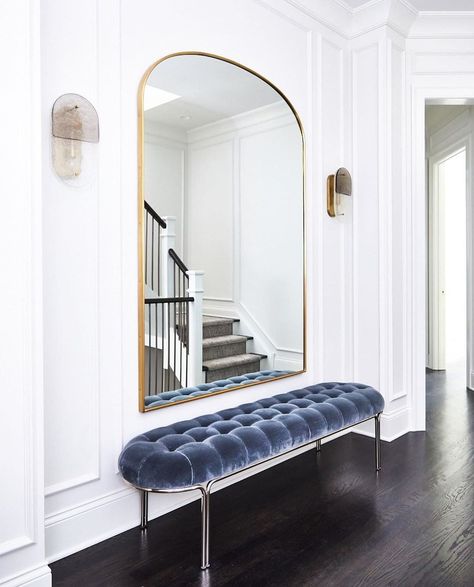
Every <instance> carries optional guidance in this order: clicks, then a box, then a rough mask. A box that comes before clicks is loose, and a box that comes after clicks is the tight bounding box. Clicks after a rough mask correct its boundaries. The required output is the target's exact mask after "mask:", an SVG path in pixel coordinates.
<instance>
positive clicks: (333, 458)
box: [52, 368, 474, 587]
mask: <svg viewBox="0 0 474 587" xmlns="http://www.w3.org/2000/svg"><path fill="white" fill-rule="evenodd" d="M427 388H428V395H427V410H428V411H427V421H428V425H427V432H426V434H425V433H419V432H418V433H410V434H407V435H405V436H403V437H401V438H399V439H398V440H396V441H394V442H392V443H384V444H383V455H382V457H383V462H382V464H383V469H382V472H381V474H380V476H379V478H377V477H376V476H375V474H374V471H373V442H372V441H371V440H370V439H369V438H366V437H364V436H360V435H357V434H349V435H346V436H344V437H342V438H339V439H337V440H335V441H334V442H331V443H330V444H329V445H327V446H323V450H322V452H321V453H320V455H319V456H317V455H316V453H315V451H314V450H311V451H309V452H307V453H305V454H303V455H301V456H299V457H297V458H294V459H292V460H289V461H287V462H285V463H283V464H281V465H279V466H277V467H274V468H272V469H270V470H267V471H265V472H263V473H260V474H259V475H257V476H254V477H253V478H249V479H247V480H246V481H242V482H240V483H238V484H236V485H234V486H231V487H229V488H227V489H225V490H223V491H219V492H218V493H216V494H215V495H213V498H212V509H211V553H212V561H213V564H212V566H211V568H210V570H209V571H208V572H207V573H202V572H201V571H200V570H199V564H198V563H199V526H198V523H199V516H198V515H197V508H198V504H197V502H196V503H193V504H190V505H188V506H186V507H184V508H181V509H180V510H177V511H175V512H173V513H171V514H168V515H166V516H164V517H162V518H161V519H159V520H156V521H153V522H152V523H151V524H150V528H149V530H148V535H147V536H146V537H143V536H141V534H140V531H139V530H138V529H132V530H130V531H128V532H126V533H124V534H122V535H119V536H117V537H115V538H112V539H110V540H107V541H105V542H102V543H101V544H98V545H96V546H94V547H91V548H89V549H86V550H84V551H82V552H80V553H78V554H76V555H73V556H71V557H68V558H66V559H63V560H61V561H58V562H57V563H55V564H53V565H52V570H53V585H55V586H56V587H63V586H78V585H82V584H86V585H88V586H90V587H92V586H107V587H135V586H136V587H138V586H146V587H151V586H165V585H166V586H167V587H172V586H173V587H181V586H183V585H195V586H205V585H206V586H211V585H212V587H216V586H218V585H235V586H240V585H246V586H249V585H255V586H257V585H258V586H262V585H272V586H277V585H281V586H288V585H298V586H303V585H307V586H312V585H324V586H343V585H351V586H365V585H370V586H371V587H374V586H380V587H382V586H383V587H386V586H390V585H391V586H399V585H400V586H401V585H403V586H404V587H410V586H414V585H426V586H430V587H432V586H436V587H439V586H441V585H449V586H450V587H457V586H468V585H472V584H473V581H474V556H473V555H474V540H473V536H474V531H473V528H474V508H473V503H474V466H473V456H474V450H473V428H474V423H473V411H474V395H473V394H471V393H470V392H467V391H466V390H465V388H464V371H463V370H462V368H461V369H459V370H456V371H453V372H429V373H428V374H427ZM156 499H159V497H156ZM217 521H218V524H217ZM137 523H138V520H137Z"/></svg>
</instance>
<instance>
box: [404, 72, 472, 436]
mask: <svg viewBox="0 0 474 587" xmlns="http://www.w3.org/2000/svg"><path fill="white" fill-rule="evenodd" d="M435 79H436V81H435ZM435 79H433V78H431V79H428V78H424V79H422V80H416V81H417V82H420V83H421V84H422V83H428V84H433V85H430V86H425V85H417V84H416V83H415V86H414V87H413V90H412V93H411V98H412V99H411V109H410V112H408V113H407V117H408V118H407V127H408V129H409V133H410V134H409V135H408V136H411V139H412V140H411V146H410V149H409V160H410V162H411V165H410V168H409V173H410V192H411V198H409V202H408V208H409V210H408V211H409V228H408V231H407V233H408V234H407V237H408V240H407V243H406V246H407V251H409V255H408V264H409V287H408V294H409V297H410V301H409V311H408V314H409V319H408V321H409V332H410V334H411V336H410V339H409V346H410V350H411V353H410V354H411V357H412V360H411V365H410V366H411V376H410V383H411V385H410V391H409V399H410V408H411V409H410V429H411V430H426V343H427V341H426V320H427V316H426V314H427V309H428V308H427V303H426V287H427V278H426V269H427V263H426V259H427V240H428V239H427V202H426V144H425V106H426V105H427V104H436V103H438V104H443V103H445V104H446V103H449V102H450V101H454V100H458V101H459V100H460V97H461V101H459V102H458V103H465V104H466V105H467V104H468V105H471V106H472V105H474V85H470V86H469V85H468V86H462V85H460V84H459V82H458V80H457V79H456V76H452V77H449V78H447V77H446V76H443V79H442V81H441V79H440V77H438V78H435ZM450 83H451V84H452V87H449V84H450ZM438 84H439V85H438ZM441 84H443V85H441ZM458 84H459V85H458ZM451 103H452V102H451ZM471 157H472V148H471ZM468 190H469V192H470V193H472V180H471V179H470V178H469V183H468ZM467 215H468V217H472V210H469V209H468V210H467ZM467 246H468V254H467V263H468V264H471V261H473V255H472V253H471V251H472V230H469V232H468V235H467ZM469 290H470V292H471V293H470V295H469V298H468V304H467V319H468V320H469V321H471V323H472V315H473V314H472V291H473V288H472V285H471V283H468V292H469ZM473 349H474V345H473V344H472V343H471V341H469V343H468V349H467V350H468V361H467V363H468V364H469V363H470V362H471V361H472V353H473ZM469 357H470V358H471V361H470V360H469ZM469 379H470V381H471V383H472V384H474V373H469ZM473 389H474V387H473Z"/></svg>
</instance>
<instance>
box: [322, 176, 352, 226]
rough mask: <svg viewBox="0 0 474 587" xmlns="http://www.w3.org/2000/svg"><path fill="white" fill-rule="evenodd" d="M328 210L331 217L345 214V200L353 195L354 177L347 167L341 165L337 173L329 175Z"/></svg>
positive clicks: (327, 185) (327, 186)
mask: <svg viewBox="0 0 474 587" xmlns="http://www.w3.org/2000/svg"><path fill="white" fill-rule="evenodd" d="M326 189H327V211H328V214H329V216H331V218H335V217H336V216H343V215H344V200H346V199H347V198H346V196H352V178H351V174H350V173H349V171H348V170H347V169H346V168H345V167H340V168H339V169H338V170H337V171H336V174H335V175H328V179H327V184H326Z"/></svg>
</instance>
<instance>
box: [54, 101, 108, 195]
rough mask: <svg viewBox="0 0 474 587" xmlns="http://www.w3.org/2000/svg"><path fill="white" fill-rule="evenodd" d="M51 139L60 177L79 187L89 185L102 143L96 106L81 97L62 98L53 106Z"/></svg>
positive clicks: (55, 165)
mask: <svg viewBox="0 0 474 587" xmlns="http://www.w3.org/2000/svg"><path fill="white" fill-rule="evenodd" d="M52 135H53V142H52V151H53V153H52V156H53V167H54V170H55V171H56V174H57V175H58V177H59V178H61V179H62V180H63V181H65V182H66V183H71V184H73V185H77V186H82V185H85V184H87V183H89V182H90V180H91V179H92V175H93V168H94V161H95V156H94V151H95V144H96V143H98V142H99V119H98V116H97V112H96V109H95V108H94V106H92V104H91V103H90V102H89V100H87V99H86V98H84V97H83V96H80V95H79V94H64V95H62V96H60V97H59V98H58V99H57V100H56V101H55V103H54V105H53V111H52Z"/></svg>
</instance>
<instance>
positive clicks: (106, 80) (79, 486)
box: [42, 0, 350, 560]
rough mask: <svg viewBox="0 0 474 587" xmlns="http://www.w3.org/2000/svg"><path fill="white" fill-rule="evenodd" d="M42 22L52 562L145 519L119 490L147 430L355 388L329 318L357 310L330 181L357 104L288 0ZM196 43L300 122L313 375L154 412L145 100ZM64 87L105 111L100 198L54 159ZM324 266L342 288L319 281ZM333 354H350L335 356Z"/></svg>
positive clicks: (115, 9)
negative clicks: (125, 465) (240, 407)
mask: <svg viewBox="0 0 474 587" xmlns="http://www.w3.org/2000/svg"><path fill="white" fill-rule="evenodd" d="M72 12H74V14H75V19H73V21H71V19H70V14H71V13H72ZM204 15H205V17H204ZM42 17H43V38H44V51H43V55H42V60H43V62H42V68H43V76H44V88H43V120H44V122H45V130H44V138H43V148H44V150H45V155H44V157H45V161H44V169H45V173H44V182H43V191H44V195H45V197H44V216H45V221H44V241H45V250H46V251H47V255H45V259H46V267H45V300H46V303H45V355H46V358H45V394H46V406H47V413H46V423H47V429H48V442H47V447H46V449H47V450H46V463H47V470H46V475H47V479H48V482H47V490H48V496H47V499H46V537H47V555H48V557H49V559H51V560H53V559H57V558H59V557H61V556H65V555H66V554H68V553H70V552H74V551H76V550H78V549H80V548H83V547H84V546H86V545H88V544H92V543H95V542H97V541H98V540H100V539H102V538H105V537H106V536H110V535H113V534H115V533H117V532H120V531H122V530H123V529H125V528H128V527H131V526H133V525H135V524H136V523H137V520H138V498H137V495H136V494H135V492H133V491H132V490H131V489H130V488H129V487H127V486H125V485H124V483H123V482H122V481H121V479H120V476H119V474H118V471H117V466H116V461H117V457H118V454H119V452H120V448H121V446H122V445H123V443H124V442H126V441H127V440H128V439H129V438H130V437H131V436H133V435H134V434H137V433H138V432H139V431H142V430H144V429H149V428H152V427H155V426H159V425H164V424H166V423H168V422H171V421H173V420H176V419H185V418H188V417H191V416H193V415H197V414H202V413H207V412H210V411H214V410H217V409H221V408H224V407H228V406H231V405H235V403H236V402H242V401H248V400H251V399H252V398H257V397H261V396H262V395H268V394H273V393H278V391H282V390H286V389H288V388H290V387H294V388H298V387H301V386H304V385H305V384H310V383H313V382H314V381H319V380H321V379H323V378H325V377H328V376H329V377H330V378H340V379H345V378H348V377H349V378H350V372H349V371H348V370H347V368H346V367H347V365H348V364H349V360H348V357H347V354H346V339H345V332H344V331H343V330H338V329H337V328H336V327H335V326H334V324H331V325H329V324H326V322H325V316H337V318H338V320H339V322H340V323H341V322H343V319H342V318H341V315H342V314H343V313H348V307H347V302H348V299H346V297H345V293H344V292H346V291H347V290H348V289H349V290H350V284H349V283H348V282H347V275H346V273H345V270H344V268H345V263H344V259H345V255H346V249H345V247H346V245H345V243H344V240H343V233H344V219H342V220H340V221H338V222H337V223H332V222H331V221H329V220H328V219H326V218H325V216H324V214H325V212H324V207H323V206H321V205H320V203H322V202H323V201H324V186H325V177H326V175H327V174H328V173H329V172H332V171H334V167H335V165H336V162H337V164H344V163H346V161H345V160H344V115H343V105H344V97H345V96H346V95H347V88H348V86H347V85H346V81H345V77H344V76H343V67H344V65H345V47H346V41H345V40H344V39H343V38H342V37H341V36H339V35H338V34H336V33H334V32H332V31H331V30H329V29H327V28H325V27H324V26H322V25H320V24H319V23H317V22H315V21H314V20H312V19H311V18H310V17H308V16H306V15H304V14H302V13H300V12H298V11H297V10H295V9H294V8H292V7H290V6H289V5H287V4H286V3H284V2H272V5H271V7H267V6H266V5H265V4H263V3H260V2H254V1H253V0H245V1H243V2H241V3H239V9H238V10H235V11H232V18H229V7H228V6H227V5H224V4H223V3H221V2H217V1H216V0H206V1H204V2H200V3H198V4H195V3H189V2H184V1H178V2H174V3H173V4H170V3H165V2H159V3H157V2H155V1H151V0H140V1H139V2H137V1H136V0H135V1H133V2H132V1H131V0H124V1H123V2H122V3H121V6H120V5H119V3H117V2H115V1H114V0H100V2H99V1H97V0H85V1H84V2H83V4H81V11H79V12H78V11H77V10H75V5H73V3H72V0H66V1H64V2H61V3H60V4H58V3H57V2H53V1H52V0H46V1H45V2H43V3H42ZM196 22H200V23H202V24H201V26H199V27H197V26H196ZM262 31H264V34H262ZM283 38H284V39H285V43H284V44H282V43H281V42H280V41H281V39H283ZM189 48H191V49H198V50H203V51H209V52H211V53H216V54H221V55H224V56H227V57H230V58H232V59H235V60H237V61H239V62H241V63H243V64H245V65H247V66H249V67H251V68H252V69H255V70H256V71H258V72H260V73H261V74H262V75H264V76H266V77H267V78H268V79H270V80H272V81H273V82H274V83H275V84H276V85H277V86H278V87H279V88H280V89H281V90H282V91H283V92H285V94H286V95H287V96H288V98H289V99H290V100H291V101H292V103H293V104H294V105H295V107H296V109H297V111H298V112H299V114H300V116H301V118H302V122H303V126H304V129H305V133H306V158H307V159H306V160H307V177H306V188H307V202H308V205H307V225H308V226H309V227H311V231H310V234H309V236H308V243H307V244H308V265H307V269H308V306H307V308H308V315H307V320H308V347H307V351H308V372H307V373H306V374H304V375H301V376H297V377H295V378H293V379H291V380H286V381H279V382H275V383H273V384H271V385H267V384H265V385H262V386H258V387H254V388H249V389H246V390H241V391H239V392H235V393H228V394H223V395H220V396H217V397H215V398H209V399H205V400H201V401H199V402H191V403H189V404H185V405H182V406H175V407H172V408H168V409H166V410H159V411H158V412H154V413H149V414H140V413H139V412H138V393H137V379H138V377H137V312H136V308H137V291H136V271H137V259H136V243H137V233H136V214H137V211H136V185H137V169H136V159H137V152H136V136H137V126H136V94H137V89H138V84H139V80H140V78H141V76H142V74H143V72H144V71H145V69H146V68H147V67H148V66H149V65H150V64H151V63H152V62H153V61H155V60H156V59H157V58H159V57H162V56H164V55H166V54H168V53H170V52H173V51H178V50H183V49H189ZM323 63H324V69H323V68H322V64H323ZM326 88H327V90H326ZM334 89H336V90H338V91H337V98H335V97H334V94H333V92H334ZM65 91H77V92H78V93H81V94H83V95H85V96H86V97H87V98H89V99H90V100H91V101H92V102H93V103H94V105H95V106H96V107H97V109H98V113H99V118H100V124H101V142H100V147H99V155H98V157H99V161H98V168H99V171H98V177H97V181H96V182H95V183H94V184H93V185H92V186H90V187H88V188H81V189H73V188H71V187H68V186H65V185H63V184H61V183H59V182H58V181H57V180H56V178H55V177H54V175H53V173H52V171H51V170H50V168H49V165H48V164H47V161H46V158H47V152H48V149H49V136H48V132H47V130H46V129H47V124H48V120H49V112H50V108H51V104H52V103H53V101H54V99H55V98H56V97H57V96H58V95H59V94H61V93H63V92H65ZM323 120H324V127H323V125H322V121H323ZM335 136H336V137H339V140H335V139H334V137H335ZM323 145H324V149H323ZM315 153H320V154H322V155H323V157H319V156H318V157H315V155H314V154H315ZM66 226H67V227H68V230H67V231H66ZM329 232H330V233H331V237H330V238H329V239H328V238H327V237H328V233H329ZM325 241H326V242H325ZM323 243H324V249H323ZM347 246H348V247H349V245H347ZM323 260H324V262H325V263H327V264H328V265H327V267H328V271H329V266H330V270H331V271H334V270H335V271H336V273H337V274H338V276H339V277H338V279H337V280H334V279H332V280H330V281H329V282H325V281H324V276H322V277H321V271H322V266H321V264H322V261H323ZM316 275H317V276H318V277H317V278H316ZM341 313H342V314H341ZM70 332H72V333H73V336H71V335H70ZM315 344H317V348H318V352H315ZM324 347H326V348H335V349H338V350H340V351H341V352H339V354H338V356H337V357H336V356H333V355H332V354H328V355H327V356H323V353H322V349H323V348H324ZM341 357H342V359H341ZM342 365H343V367H341V366H342ZM78 439H81V440H80V441H78ZM71 464H72V466H71ZM188 499H189V498H188V497H185V498H184V499H183V498H182V497H172V496H159V497H157V498H156V499H153V500H152V504H151V507H152V509H151V513H152V515H156V514H157V513H160V512H164V511H166V510H169V509H170V508H171V507H175V506H176V505H177V504H179V503H182V502H183V501H184V500H188Z"/></svg>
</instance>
